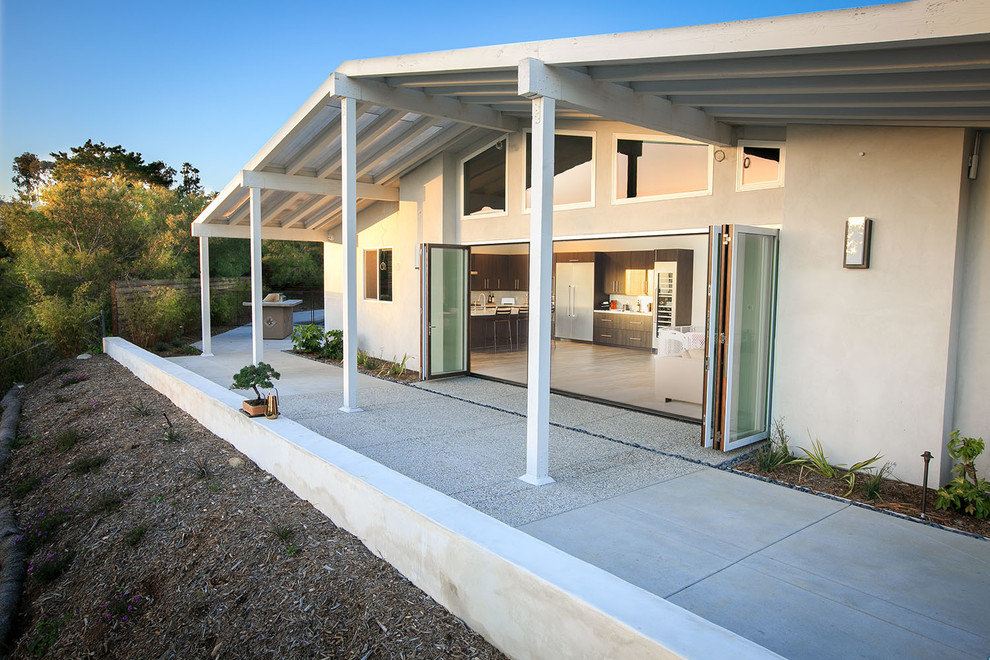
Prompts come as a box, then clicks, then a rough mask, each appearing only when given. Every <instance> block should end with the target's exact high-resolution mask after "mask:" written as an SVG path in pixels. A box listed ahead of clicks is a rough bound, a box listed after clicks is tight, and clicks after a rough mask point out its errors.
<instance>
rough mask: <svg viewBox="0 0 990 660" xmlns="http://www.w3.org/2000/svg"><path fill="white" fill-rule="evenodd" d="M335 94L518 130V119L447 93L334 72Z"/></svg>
mask: <svg viewBox="0 0 990 660" xmlns="http://www.w3.org/2000/svg"><path fill="white" fill-rule="evenodd" d="M329 82H330V83H331V85H330V89H331V90H332V94H333V95H334V96H340V97H347V98H353V99H356V100H358V101H364V102H366V103H373V104H374V105H381V106H384V107H386V108H398V109H400V110H407V111H409V112H415V113H416V114H420V115H428V116H430V117H439V118H441V119H450V120H452V121H456V122H459V123H462V124H471V125H472V126H480V127H482V128H490V129H492V130H496V131H506V132H515V131H517V130H519V120H518V119H516V118H515V117H510V116H507V115H503V114H502V113H501V112H498V111H497V110H493V109H492V108H489V107H487V106H484V105H472V104H467V103H461V102H460V101H457V100H455V99H452V98H449V97H445V96H429V95H427V94H424V93H422V92H420V91H417V90H412V89H405V88H402V87H391V86H389V85H386V84H384V83H380V82H376V81H373V80H357V79H354V78H351V77H349V76H346V75H344V74H342V73H340V72H339V71H335V72H334V73H333V75H331V76H330V80H329Z"/></svg>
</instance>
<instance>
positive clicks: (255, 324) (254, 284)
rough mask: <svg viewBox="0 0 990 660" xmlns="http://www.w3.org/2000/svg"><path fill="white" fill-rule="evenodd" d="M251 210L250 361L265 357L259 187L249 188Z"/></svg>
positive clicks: (257, 360)
mask: <svg viewBox="0 0 990 660" xmlns="http://www.w3.org/2000/svg"><path fill="white" fill-rule="evenodd" d="M249 190H250V195H251V198H250V202H249V204H250V210H251V346H252V349H251V362H252V363H254V364H258V363H259V362H261V361H263V360H264V359H265V353H264V351H265V347H264V332H265V329H264V325H263V324H262V320H261V317H262V309H263V308H262V305H261V188H250V189H249Z"/></svg>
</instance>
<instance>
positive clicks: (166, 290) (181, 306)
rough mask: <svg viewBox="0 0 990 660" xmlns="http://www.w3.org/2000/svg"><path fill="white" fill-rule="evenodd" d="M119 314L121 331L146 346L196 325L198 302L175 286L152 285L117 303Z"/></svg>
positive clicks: (179, 333)
mask: <svg viewBox="0 0 990 660" xmlns="http://www.w3.org/2000/svg"><path fill="white" fill-rule="evenodd" d="M118 315H119V318H120V334H121V335H122V336H124V337H126V338H128V339H129V340H130V341H132V342H134V343H135V344H137V345H138V346H141V347H143V348H149V347H152V346H154V345H156V344H157V343H159V342H166V341H172V340H174V339H177V338H178V337H179V336H181V335H182V334H183V331H184V329H185V327H186V326H187V325H198V324H197V323H196V321H195V319H197V318H198V317H199V301H198V299H196V298H195V297H193V296H190V295H188V294H186V293H183V292H182V291H180V290H178V289H173V288H170V287H164V286H160V287H154V288H151V289H150V290H149V291H147V292H146V293H142V295H139V296H134V297H133V298H131V299H130V300H129V301H128V302H127V304H126V305H120V306H119V308H118ZM167 347H168V345H167V344H166V346H165V348H167Z"/></svg>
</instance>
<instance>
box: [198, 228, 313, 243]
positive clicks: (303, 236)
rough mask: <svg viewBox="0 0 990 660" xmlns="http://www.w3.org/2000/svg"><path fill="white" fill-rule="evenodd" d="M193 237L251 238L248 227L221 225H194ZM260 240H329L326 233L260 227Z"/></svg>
mask: <svg viewBox="0 0 990 660" xmlns="http://www.w3.org/2000/svg"><path fill="white" fill-rule="evenodd" d="M192 235H193V236H210V237H213V236H218V237H221V238H245V239H246V238H251V226H250V225H221V224H199V225H197V224H194V225H193V226H192ZM261 238H262V239H263V240H266V241H267V240H275V241H309V242H311V243H324V242H326V241H328V240H330V239H329V237H328V236H327V232H325V231H314V230H310V229H285V228H283V227H266V226H262V227H261Z"/></svg>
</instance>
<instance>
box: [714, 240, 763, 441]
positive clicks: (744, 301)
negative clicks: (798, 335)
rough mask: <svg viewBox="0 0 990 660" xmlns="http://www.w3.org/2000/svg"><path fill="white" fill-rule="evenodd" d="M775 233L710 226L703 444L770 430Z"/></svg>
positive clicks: (754, 436)
mask: <svg viewBox="0 0 990 660" xmlns="http://www.w3.org/2000/svg"><path fill="white" fill-rule="evenodd" d="M777 235H778V232H777V230H776V229H761V228H758V227H746V226H743V225H723V226H714V227H711V229H710V232H709V259H710V261H709V274H708V321H707V345H706V347H705V391H704V411H703V415H702V423H703V437H702V445H703V446H706V447H713V448H715V449H721V450H724V451H728V450H730V449H736V448H737V447H742V446H744V445H747V444H751V443H753V442H757V441H759V440H763V439H765V438H767V437H769V434H770V385H771V382H772V376H773V332H774V318H775V307H776V293H777Z"/></svg>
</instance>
